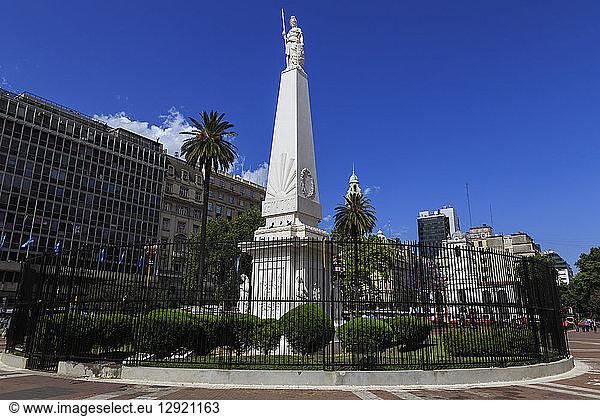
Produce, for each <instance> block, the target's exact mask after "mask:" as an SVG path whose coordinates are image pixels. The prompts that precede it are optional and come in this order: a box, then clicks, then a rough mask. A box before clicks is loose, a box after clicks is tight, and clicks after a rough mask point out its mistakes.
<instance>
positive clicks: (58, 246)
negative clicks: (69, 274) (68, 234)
mask: <svg viewBox="0 0 600 416" xmlns="http://www.w3.org/2000/svg"><path fill="white" fill-rule="evenodd" d="M59 250H60V240H58V241H57V242H56V245H55V246H54V254H56V255H57V256H58V251H59Z"/></svg>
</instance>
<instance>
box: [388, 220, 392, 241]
mask: <svg viewBox="0 0 600 416" xmlns="http://www.w3.org/2000/svg"><path fill="white" fill-rule="evenodd" d="M388 235H389V236H390V238H391V237H392V217H389V218H388Z"/></svg>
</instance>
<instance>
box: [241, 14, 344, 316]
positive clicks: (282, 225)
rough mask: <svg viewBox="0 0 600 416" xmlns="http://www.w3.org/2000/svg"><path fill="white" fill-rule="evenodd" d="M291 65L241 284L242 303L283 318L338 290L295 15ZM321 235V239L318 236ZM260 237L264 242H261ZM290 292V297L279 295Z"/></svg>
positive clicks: (289, 42) (289, 37)
mask: <svg viewBox="0 0 600 416" xmlns="http://www.w3.org/2000/svg"><path fill="white" fill-rule="evenodd" d="M281 17H282V20H283V22H284V25H283V33H282V34H283V38H284V39H285V61H286V68H285V69H284V70H283V71H282V72H281V78H280V83H279V95H278V97H277V109H276V112H275V124H274V126H273V140H272V142H271V157H270V159H269V177H268V180H267V194H266V196H265V200H264V201H263V202H262V216H263V218H264V219H265V225H264V226H262V227H260V228H259V229H258V230H256V232H255V233H254V240H255V242H252V243H241V244H240V248H241V249H242V250H243V251H244V252H245V253H247V254H249V255H250V256H251V257H252V272H251V273H250V275H249V276H250V281H249V282H245V283H244V284H242V285H241V286H240V301H239V303H238V308H239V309H240V311H244V312H245V313H250V314H252V315H255V316H260V317H263V318H264V317H270V318H280V317H281V316H283V315H284V314H285V313H286V312H287V311H289V310H290V309H292V308H294V307H295V306H298V305H300V304H302V303H305V302H308V301H316V300H327V299H330V298H331V290H332V289H331V287H332V286H331V281H330V276H329V275H328V274H327V273H325V274H323V273H322V272H323V271H325V270H329V268H328V265H327V263H328V262H329V261H330V258H331V255H330V253H329V254H327V253H326V247H327V246H326V245H325V243H324V242H323V240H325V239H327V238H328V237H329V235H328V233H327V231H325V230H322V229H320V228H319V222H320V221H321V218H322V208H321V204H320V203H319V187H318V184H317V166H316V162H315V146H314V141H313V130H312V119H311V113H310V100H309V92H308V75H307V74H306V72H304V69H303V66H304V38H303V36H302V30H300V28H299V27H298V22H297V21H296V18H295V17H294V16H292V17H291V19H290V25H291V28H290V30H289V31H287V33H286V28H285V18H284V15H283V10H282V11H281ZM311 240H318V241H311ZM256 241H261V243H256ZM278 299H279V300H281V299H285V300H286V301H285V302H281V301H278Z"/></svg>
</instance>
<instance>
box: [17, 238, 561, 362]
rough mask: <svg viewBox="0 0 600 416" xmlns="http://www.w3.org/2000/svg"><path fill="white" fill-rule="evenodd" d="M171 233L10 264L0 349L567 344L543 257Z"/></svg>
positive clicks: (538, 350)
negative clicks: (8, 319) (13, 291)
mask: <svg viewBox="0 0 600 416" xmlns="http://www.w3.org/2000/svg"><path fill="white" fill-rule="evenodd" d="M199 250H200V245H199V244H197V243H193V242H179V243H168V244H158V245H146V246H126V247H125V246H124V247H101V248H93V249H91V248H90V249H83V250H78V251H71V252H59V253H49V254H47V255H44V256H41V257H38V258H35V259H30V260H29V261H27V262H26V263H24V265H23V271H22V278H21V283H20V286H19V291H18V295H17V301H16V306H15V311H14V316H13V320H12V324H11V328H10V331H9V334H8V340H7V351H9V352H12V353H16V354H23V355H24V356H25V357H27V358H28V366H29V367H30V368H37V369H47V370H55V369H56V368H57V364H58V361H59V360H72V361H82V362H90V361H109V362H117V363H122V364H124V365H131V366H140V365H142V366H176V367H196V368H241V369H251V368H252V369H256V368H278V369H288V368H289V369H323V370H341V369H381V370H389V369H439V368H468V367H488V366H509V365H522V364H529V363H537V362H547V361H551V360H556V359H560V358H564V357H566V356H568V353H569V352H568V346H567V343H566V338H565V333H564V329H563V326H562V321H561V317H560V305H559V297H558V291H557V285H556V276H555V272H554V269H553V268H552V267H549V266H548V265H547V264H546V263H544V262H542V261H540V260H538V259H535V258H523V257H517V256H511V255H508V254H505V253H499V252H495V251H484V250H479V249H473V248H469V247H468V246H467V245H466V244H460V243H459V242H458V243H456V244H454V245H452V243H450V244H448V245H444V246H443V247H424V246H420V245H418V244H409V243H395V242H391V241H387V240H383V239H379V238H376V237H371V238H369V239H365V240H360V241H320V240H303V239H292V240H269V241H252V242H232V241H231V242H219V243H209V244H207V248H206V257H205V258H206V261H205V262H204V264H205V268H204V270H199V263H200V262H199V256H200V251H199Z"/></svg>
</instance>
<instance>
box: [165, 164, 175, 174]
mask: <svg viewBox="0 0 600 416" xmlns="http://www.w3.org/2000/svg"><path fill="white" fill-rule="evenodd" d="M167 172H168V174H169V175H170V176H173V175H175V168H173V166H169V168H168V169H167Z"/></svg>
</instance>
